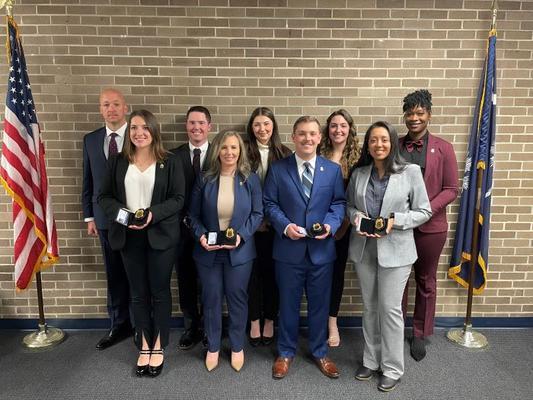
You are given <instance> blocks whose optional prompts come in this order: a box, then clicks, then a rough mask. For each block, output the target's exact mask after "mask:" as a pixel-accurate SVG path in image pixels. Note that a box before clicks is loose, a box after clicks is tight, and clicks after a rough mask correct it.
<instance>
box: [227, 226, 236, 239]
mask: <svg viewBox="0 0 533 400" xmlns="http://www.w3.org/2000/svg"><path fill="white" fill-rule="evenodd" d="M234 236H235V231H234V230H233V228H228V229H226V237H227V238H228V239H233V237H234Z"/></svg>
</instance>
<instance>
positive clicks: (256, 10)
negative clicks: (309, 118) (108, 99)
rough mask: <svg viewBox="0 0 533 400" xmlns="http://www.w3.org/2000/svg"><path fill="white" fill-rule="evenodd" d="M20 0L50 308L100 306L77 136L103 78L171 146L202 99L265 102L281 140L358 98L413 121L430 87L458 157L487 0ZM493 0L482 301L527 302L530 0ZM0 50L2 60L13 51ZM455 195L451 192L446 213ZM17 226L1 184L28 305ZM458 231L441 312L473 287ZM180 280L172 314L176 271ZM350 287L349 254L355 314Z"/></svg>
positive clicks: (93, 311) (531, 306)
mask: <svg viewBox="0 0 533 400" xmlns="http://www.w3.org/2000/svg"><path fill="white" fill-rule="evenodd" d="M18 3H20V4H17V5H15V7H14V15H15V17H16V20H17V21H18V23H19V26H20V28H21V32H22V36H23V43H24V45H25V52H26V56H27V62H28V68H29V73H30V79H31V83H32V89H33V93H34V96H35V101H36V103H37V105H38V107H37V108H38V116H39V119H40V122H41V127H42V130H43V139H44V141H45V145H46V150H47V163H48V174H49V178H50V189H51V192H52V194H53V196H52V197H53V203H54V209H55V216H56V220H57V228H58V235H59V238H60V240H59V245H60V249H61V255H62V257H61V263H60V264H58V265H57V266H55V267H54V268H52V269H50V270H48V271H47V272H45V273H44V274H43V280H44V297H45V304H46V314H47V316H48V317H59V318H92V317H105V316H106V308H105V304H106V290H105V286H106V284H105V274H104V269H103V266H102V258H101V255H100V249H99V246H98V242H97V240H95V239H93V238H89V237H87V235H86V233H85V224H84V223H83V222H82V214H81V207H80V192H81V171H82V137H83V135H84V134H85V133H87V132H89V131H91V130H93V129H95V128H97V127H99V126H100V125H101V118H100V116H99V114H98V107H97V102H98V93H99V91H100V90H101V89H102V88H103V87H107V86H116V87H118V88H120V89H121V90H122V91H123V92H124V93H125V94H126V95H127V96H126V97H127V99H128V101H129V103H130V104H131V106H132V108H138V107H141V106H142V107H146V108H148V109H150V110H152V111H153V112H155V113H156V115H157V117H158V118H159V120H160V122H161V124H162V128H163V132H164V139H165V142H166V146H167V147H168V148H171V147H174V146H175V145H176V144H177V143H179V142H181V141H183V140H184V139H185V137H186V135H185V132H184V126H183V122H184V112H185V111H186V109H187V108H188V106H189V105H193V104H203V105H205V106H207V107H208V108H209V109H210V110H211V111H212V113H213V117H214V132H217V131H218V130H220V129H222V128H226V127H237V128H238V129H240V130H242V129H243V128H244V124H245V122H246V120H247V116H248V115H249V114H250V112H251V111H252V110H253V109H254V108H255V107H256V106H258V105H263V106H269V107H272V108H273V109H274V111H275V113H276V117H277V118H278V121H279V122H280V125H281V126H280V129H281V132H282V136H283V139H284V140H285V141H288V140H289V133H290V128H291V126H292V123H293V121H294V120H295V119H296V118H297V117H298V116H300V115H302V114H312V115H316V116H318V117H319V118H320V119H321V120H322V121H325V119H326V117H327V116H328V115H329V113H330V112H332V111H333V110H335V109H337V108H339V107H344V108H346V109H348V110H349V111H350V112H351V114H352V115H353V116H354V119H355V121H356V124H357V130H358V132H364V131H365V129H366V127H367V126H368V125H369V124H370V123H371V122H373V121H375V120H377V119H381V118H385V119H387V120H389V121H391V122H392V123H393V124H394V125H395V126H396V127H397V128H398V129H399V130H400V132H405V129H404V127H403V124H402V122H401V99H402V98H403V96H404V95H405V94H407V93H408V92H410V91H412V90H414V89H417V88H429V89H430V91H431V92H432V93H433V96H434V111H433V114H434V116H433V119H432V123H431V126H430V129H431V131H432V132H434V133H436V134H437V135H440V136H442V137H444V138H446V139H448V140H450V141H451V142H453V143H454V145H455V148H456V151H457V156H458V160H459V162H460V168H461V169H462V168H463V166H464V158H465V151H466V142H467V134H468V131H469V126H470V123H471V118H472V113H473V106H474V102H475V98H476V93H477V85H478V82H479V77H480V73H481V67H482V63H483V58H484V57H485V46H486V39H487V35H488V30H489V26H490V19H491V13H490V11H489V9H490V5H491V0H471V1H469V0H465V1H462V0H390V1H386V0H268V1H267V0H241V1H237V0H93V1H91V2H84V1H76V0H71V1H61V0H48V1H47V0H22V1H20V2H18ZM499 3H500V8H501V10H500V11H499V13H498V31H499V33H498V36H499V41H498V77H499V82H498V94H499V99H498V105H499V106H498V128H497V147H496V150H497V155H496V172H495V180H494V191H493V210H492V234H491V250H490V260H489V274H488V277H489V282H488V285H487V289H486V290H485V292H484V294H483V295H482V296H476V297H475V306H474V314H475V315H477V316H500V317H506V316H533V269H532V268H531V267H530V264H531V263H532V261H533V249H532V247H531V242H532V240H533V233H532V230H531V227H532V223H533V212H532V211H533V210H532V207H533V183H532V182H533V179H532V178H533V161H532V159H533V140H532V139H531V135H532V134H533V72H532V71H533V57H532V52H533V40H532V39H533V37H532V36H533V2H532V1H530V0H522V1H520V0H510V1H500V2H499ZM0 62H1V63H2V64H1V65H0V69H1V70H4V71H6V64H5V63H6V61H5V57H0ZM4 76H5V77H6V78H7V74H5V75H4ZM6 78H5V79H6ZM0 83H2V84H3V82H0ZM1 88H2V89H1V91H0V93H2V92H5V85H2V86H1ZM460 175H461V176H462V171H461V172H460ZM457 208H458V206H457V203H454V205H452V206H451V212H452V213H451V218H450V219H451V221H453V222H452V227H453V226H454V225H455V223H454V222H455V220H456V213H457ZM12 236H13V234H12V222H11V202H10V199H9V198H8V197H7V196H6V195H5V193H4V192H3V191H2V194H1V195H0V243H1V247H0V317H17V318H27V317H35V316H36V314H37V307H36V294H35V289H34V286H32V289H30V290H28V291H25V292H22V293H16V291H15V290H14V282H13V267H12V262H13V260H12V246H13V238H12ZM450 245H451V243H450V241H448V243H447V245H446V247H445V251H444V255H443V256H442V258H441V264H440V266H439V289H438V296H439V297H438V305H437V313H438V315H440V316H456V315H460V316H461V315H464V308H465V307H464V304H465V296H466V291H465V290H464V289H463V288H460V287H458V285H457V284H456V283H455V282H453V281H451V280H449V279H448V278H447V277H446V271H447V266H448V261H449V253H450ZM172 285H173V297H174V300H175V301H174V315H179V309H178V306H177V301H176V299H177V286H176V281H175V279H174V278H173V282H172ZM357 286H358V284H357V278H356V275H355V272H354V270H353V267H352V266H351V265H349V266H348V268H347V273H346V289H345V294H344V301H343V305H342V314H343V315H350V316H356V315H360V312H361V298H360V294H359V290H358V288H357Z"/></svg>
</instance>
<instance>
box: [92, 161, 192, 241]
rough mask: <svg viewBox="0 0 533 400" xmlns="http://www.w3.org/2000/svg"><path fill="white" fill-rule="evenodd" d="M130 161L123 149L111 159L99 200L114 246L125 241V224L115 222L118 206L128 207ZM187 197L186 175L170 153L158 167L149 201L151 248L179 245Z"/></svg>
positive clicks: (148, 229)
mask: <svg viewBox="0 0 533 400" xmlns="http://www.w3.org/2000/svg"><path fill="white" fill-rule="evenodd" d="M128 167H129V162H128V160H126V159H125V158H124V157H123V156H122V153H119V154H117V155H116V156H111V157H110V158H109V160H108V166H107V173H106V175H105V178H104V181H103V182H102V186H101V190H100V194H99V195H98V204H99V205H100V206H101V207H102V209H103V210H104V212H105V215H106V216H107V219H108V221H109V234H108V235H109V236H108V238H109V243H110V245H111V248H112V249H113V250H121V249H122V248H123V247H124V245H125V244H126V230H127V229H128V228H127V227H125V226H124V225H121V224H119V223H118V222H115V218H116V216H117V213H118V210H119V209H121V208H127V206H126V188H125V186H124V178H125V176H126V172H127V171H128ZM184 199H185V178H184V177H183V171H182V169H181V166H180V162H179V161H178V160H177V158H176V157H175V156H173V155H171V156H170V157H169V158H167V159H166V160H165V161H163V162H158V163H157V164H156V167H155V183H154V190H153V192H152V200H151V203H150V211H151V212H152V221H151V222H150V224H149V225H148V226H147V227H146V228H145V229H146V230H147V234H148V242H149V244H150V247H151V248H152V249H156V250H165V249H168V248H170V247H172V246H175V245H177V243H178V240H179V234H180V223H179V222H180V219H179V215H180V212H181V209H182V207H183V204H184ZM131 211H135V210H131Z"/></svg>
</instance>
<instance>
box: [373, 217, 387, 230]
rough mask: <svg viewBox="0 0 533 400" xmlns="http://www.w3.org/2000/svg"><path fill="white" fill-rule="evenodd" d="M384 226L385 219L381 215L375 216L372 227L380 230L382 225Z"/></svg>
mask: <svg viewBox="0 0 533 400" xmlns="http://www.w3.org/2000/svg"><path fill="white" fill-rule="evenodd" d="M384 226H385V221H384V220H383V218H382V217H379V218H376V223H375V224H374V227H375V228H376V229H377V230H378V231H380V230H382V229H383V227H384Z"/></svg>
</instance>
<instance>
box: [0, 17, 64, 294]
mask: <svg viewBox="0 0 533 400" xmlns="http://www.w3.org/2000/svg"><path fill="white" fill-rule="evenodd" d="M7 25H8V29H7V31H8V35H9V38H8V43H7V47H8V55H9V57H10V64H9V65H10V66H9V81H8V85H7V86H8V90H7V96H6V114H5V118H4V135H3V147H2V161H1V164H0V180H1V182H2V185H3V186H4V187H5V189H6V191H7V192H8V193H9V194H10V195H11V197H12V198H13V231H14V232H13V233H14V237H15V240H14V242H15V246H14V250H15V282H16V286H17V289H26V287H27V286H28V285H29V283H30V282H31V281H32V278H33V275H34V274H35V273H36V272H39V271H40V270H41V269H42V268H44V267H47V266H51V265H53V264H54V263H56V262H57V261H58V259H59V250H58V247H57V232H56V225H55V221H54V216H53V213H52V204H51V201H50V194H49V193H48V179H47V176H46V166H45V160H44V146H43V143H42V142H41V132H40V129H39V124H38V122H37V115H36V114H35V104H34V102H33V96H32V94H31V86H30V80H29V78H28V71H27V69H26V61H25V59H24V52H23V50H22V43H21V41H20V37H19V34H18V27H17V24H16V23H15V21H14V19H13V18H12V17H8V24H7Z"/></svg>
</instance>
